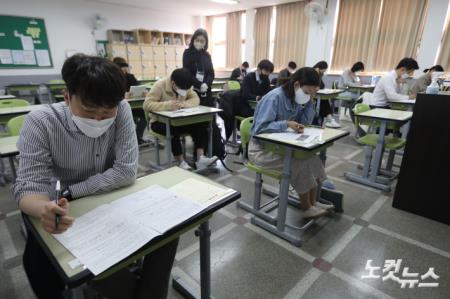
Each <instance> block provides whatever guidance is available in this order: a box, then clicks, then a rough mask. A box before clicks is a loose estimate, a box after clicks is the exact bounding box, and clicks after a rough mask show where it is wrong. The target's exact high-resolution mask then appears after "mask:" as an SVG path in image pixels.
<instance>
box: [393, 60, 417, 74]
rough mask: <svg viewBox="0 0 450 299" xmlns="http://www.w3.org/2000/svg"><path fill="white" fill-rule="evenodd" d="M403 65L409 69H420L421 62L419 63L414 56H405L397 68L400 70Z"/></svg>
mask: <svg viewBox="0 0 450 299" xmlns="http://www.w3.org/2000/svg"><path fill="white" fill-rule="evenodd" d="M402 67H404V68H405V69H406V70H408V71H412V70H418V69H419V64H417V61H416V60H415V59H414V58H411V57H405V58H403V59H402V60H400V62H399V63H398V64H397V67H396V68H395V69H396V70H398V69H399V68H402Z"/></svg>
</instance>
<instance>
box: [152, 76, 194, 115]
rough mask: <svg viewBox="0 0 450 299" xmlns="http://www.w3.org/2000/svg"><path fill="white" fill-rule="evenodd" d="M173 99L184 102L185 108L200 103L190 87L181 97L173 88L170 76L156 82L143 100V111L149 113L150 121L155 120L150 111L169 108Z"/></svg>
mask: <svg viewBox="0 0 450 299" xmlns="http://www.w3.org/2000/svg"><path fill="white" fill-rule="evenodd" d="M175 100H176V101H179V102H181V103H184V105H185V108H191V107H196V106H198V105H199V104H200V99H199V97H198V95H197V93H195V91H194V90H193V89H192V88H190V89H189V90H188V92H187V95H186V96H185V97H181V96H179V95H178V94H177V93H176V92H175V91H174V90H173V88H172V81H171V80H170V77H169V78H165V79H161V80H159V81H158V82H156V83H155V85H153V87H152V88H151V90H150V92H149V93H148V94H147V96H146V97H145V101H144V111H145V113H147V114H150V117H151V120H150V122H155V121H157V117H156V116H154V115H151V112H152V111H167V110H170V108H169V107H170V101H175Z"/></svg>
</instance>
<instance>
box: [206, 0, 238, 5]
mask: <svg viewBox="0 0 450 299" xmlns="http://www.w3.org/2000/svg"><path fill="white" fill-rule="evenodd" d="M210 1H211V2H216V3H220V4H230V5H232V4H238V3H239V2H240V1H239V0H210Z"/></svg>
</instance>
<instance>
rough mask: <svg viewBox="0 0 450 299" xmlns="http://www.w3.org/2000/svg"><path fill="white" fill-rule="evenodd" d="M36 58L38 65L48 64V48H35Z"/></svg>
mask: <svg viewBox="0 0 450 299" xmlns="http://www.w3.org/2000/svg"><path fill="white" fill-rule="evenodd" d="M35 52H36V60H37V64H38V65H39V66H50V65H51V63H50V55H49V54H48V50H36V51H35Z"/></svg>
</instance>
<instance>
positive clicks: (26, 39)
mask: <svg viewBox="0 0 450 299" xmlns="http://www.w3.org/2000/svg"><path fill="white" fill-rule="evenodd" d="M20 41H21V42H22V49H24V50H34V44H33V39H32V38H31V36H27V35H22V36H21V37H20Z"/></svg>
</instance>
